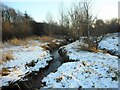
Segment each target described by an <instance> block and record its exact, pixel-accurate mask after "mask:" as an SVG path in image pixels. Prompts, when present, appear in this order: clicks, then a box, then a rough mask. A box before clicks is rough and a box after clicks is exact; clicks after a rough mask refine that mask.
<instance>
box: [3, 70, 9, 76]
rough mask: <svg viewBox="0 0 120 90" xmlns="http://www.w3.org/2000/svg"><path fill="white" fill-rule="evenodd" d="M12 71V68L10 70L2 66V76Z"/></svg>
mask: <svg viewBox="0 0 120 90" xmlns="http://www.w3.org/2000/svg"><path fill="white" fill-rule="evenodd" d="M9 73H10V70H8V69H7V68H2V76H6V75H8V74H9Z"/></svg>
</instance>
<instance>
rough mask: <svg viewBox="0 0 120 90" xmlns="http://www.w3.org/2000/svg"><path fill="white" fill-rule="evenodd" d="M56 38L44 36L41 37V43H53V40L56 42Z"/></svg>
mask: <svg viewBox="0 0 120 90" xmlns="http://www.w3.org/2000/svg"><path fill="white" fill-rule="evenodd" d="M54 39H55V38H54V37H50V36H42V37H40V39H39V40H40V41H43V42H52V40H54Z"/></svg>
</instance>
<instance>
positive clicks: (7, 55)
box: [2, 52, 14, 62]
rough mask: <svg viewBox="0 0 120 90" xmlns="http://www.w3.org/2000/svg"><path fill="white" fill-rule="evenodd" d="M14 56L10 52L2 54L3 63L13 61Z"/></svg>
mask: <svg viewBox="0 0 120 90" xmlns="http://www.w3.org/2000/svg"><path fill="white" fill-rule="evenodd" d="M13 59H14V58H13V55H12V53H11V52H8V53H5V54H2V61H3V62H6V61H9V60H13Z"/></svg>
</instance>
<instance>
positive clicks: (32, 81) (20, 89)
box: [2, 49, 63, 90]
mask: <svg viewBox="0 0 120 90" xmlns="http://www.w3.org/2000/svg"><path fill="white" fill-rule="evenodd" d="M51 54H52V56H53V60H52V61H51V62H50V63H49V65H48V66H47V67H46V68H43V69H42V70H40V71H39V72H34V73H32V74H30V75H29V76H27V77H26V78H27V79H28V80H27V81H18V82H16V83H15V84H14V85H11V86H9V87H3V88H2V90H13V89H14V90H36V89H40V88H41V87H42V85H43V84H42V79H43V78H44V77H46V76H47V75H48V74H50V73H51V72H55V71H56V70H57V68H58V67H60V66H61V65H62V64H63V59H62V57H61V56H60V55H59V53H58V49H56V50H54V51H53V52H52V53H51Z"/></svg>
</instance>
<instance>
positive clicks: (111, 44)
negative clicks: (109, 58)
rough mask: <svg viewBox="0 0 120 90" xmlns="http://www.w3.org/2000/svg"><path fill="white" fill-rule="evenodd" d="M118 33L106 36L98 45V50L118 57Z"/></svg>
mask: <svg viewBox="0 0 120 90" xmlns="http://www.w3.org/2000/svg"><path fill="white" fill-rule="evenodd" d="M118 39H119V36H118V33H114V34H108V35H106V36H105V37H104V39H103V40H102V41H101V42H100V43H99V45H98V47H99V48H100V49H105V50H109V51H110V52H111V53H114V54H115V55H118V46H119V45H118Z"/></svg>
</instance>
